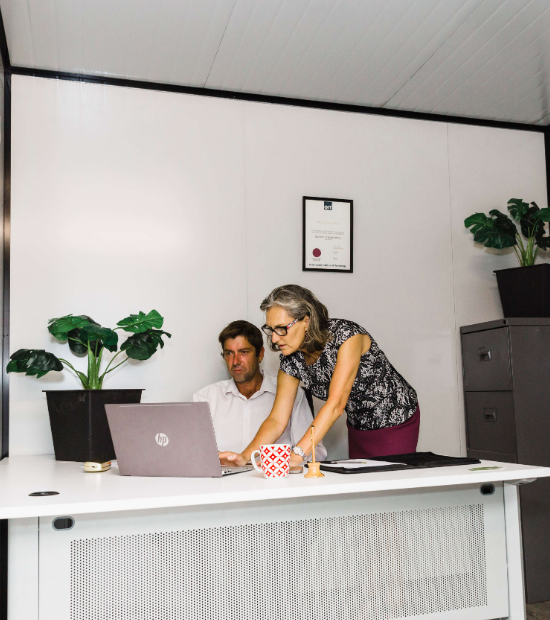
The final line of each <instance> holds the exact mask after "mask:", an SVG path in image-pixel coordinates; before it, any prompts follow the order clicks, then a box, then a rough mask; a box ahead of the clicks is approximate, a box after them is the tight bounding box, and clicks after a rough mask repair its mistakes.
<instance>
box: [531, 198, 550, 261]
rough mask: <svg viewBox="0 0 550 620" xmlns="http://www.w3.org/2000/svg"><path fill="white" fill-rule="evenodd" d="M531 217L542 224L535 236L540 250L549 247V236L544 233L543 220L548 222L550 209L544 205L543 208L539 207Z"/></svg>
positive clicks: (549, 220)
mask: <svg viewBox="0 0 550 620" xmlns="http://www.w3.org/2000/svg"><path fill="white" fill-rule="evenodd" d="M532 219H533V220H535V221H536V222H538V223H539V224H542V228H539V229H538V230H537V232H538V235H537V237H536V240H537V245H538V246H539V248H541V250H548V249H550V236H548V235H545V234H544V233H545V232H546V230H545V226H544V222H550V209H549V208H548V207H546V208H545V209H540V210H539V211H537V212H536V213H535V214H533V216H532Z"/></svg>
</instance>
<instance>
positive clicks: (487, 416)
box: [483, 408, 497, 422]
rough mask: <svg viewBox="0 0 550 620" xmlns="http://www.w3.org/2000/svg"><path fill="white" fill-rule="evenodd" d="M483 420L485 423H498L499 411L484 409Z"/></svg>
mask: <svg viewBox="0 0 550 620" xmlns="http://www.w3.org/2000/svg"><path fill="white" fill-rule="evenodd" d="M483 419H484V420H485V422H496V421H497V410H496V409H488V408H486V409H483Z"/></svg>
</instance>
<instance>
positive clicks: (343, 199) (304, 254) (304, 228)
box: [302, 196, 353, 273]
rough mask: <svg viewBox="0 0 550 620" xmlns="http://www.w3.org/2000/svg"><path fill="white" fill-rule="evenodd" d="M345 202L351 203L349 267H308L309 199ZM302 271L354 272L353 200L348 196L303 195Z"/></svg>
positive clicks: (324, 201)
mask: <svg viewBox="0 0 550 620" xmlns="http://www.w3.org/2000/svg"><path fill="white" fill-rule="evenodd" d="M312 200H314V201H319V202H322V203H327V202H340V203H342V202H344V203H348V205H349V210H350V212H349V227H350V229H349V269H327V268H323V267H306V234H307V229H308V227H307V206H306V203H307V201H312ZM302 271H320V272H331V273H353V200H349V199H346V198H322V197H319V196H303V197H302Z"/></svg>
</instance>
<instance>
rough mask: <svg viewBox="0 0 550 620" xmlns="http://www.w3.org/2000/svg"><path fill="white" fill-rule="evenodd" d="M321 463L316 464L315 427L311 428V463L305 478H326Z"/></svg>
mask: <svg viewBox="0 0 550 620" xmlns="http://www.w3.org/2000/svg"><path fill="white" fill-rule="evenodd" d="M324 477H325V474H323V473H322V472H321V465H320V463H316V462H315V427H314V426H313V425H312V426H311V463H309V464H308V467H307V474H306V475H305V476H304V478H324Z"/></svg>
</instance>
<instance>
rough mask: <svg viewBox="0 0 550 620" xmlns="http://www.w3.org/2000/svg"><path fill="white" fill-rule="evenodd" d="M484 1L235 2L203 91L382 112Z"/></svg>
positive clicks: (342, 0)
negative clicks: (369, 107)
mask: <svg viewBox="0 0 550 620" xmlns="http://www.w3.org/2000/svg"><path fill="white" fill-rule="evenodd" d="M482 2H483V0H446V1H445V2H441V1H440V0H369V2H365V1H364V0H341V1H336V0H271V1H268V2H263V3H262V2H257V1H256V0H237V4H236V7H235V10H234V11H233V14H232V16H231V19H230V20H229V24H228V26H227V29H226V32H225V36H224V38H223V41H222V44H221V46H220V50H219V53H218V55H217V57H216V60H215V62H214V66H213V67H212V71H211V72H210V76H209V78H208V81H207V86H208V87H211V88H223V89H227V90H236V91H244V92H254V93H262V94H269V95H284V96H287V97H298V98H303V99H317V100H326V101H339V102H346V103H365V102H366V101H368V104H369V105H375V106H380V105H383V104H384V103H385V102H386V101H387V100H388V99H389V98H390V97H391V96H392V95H393V94H394V93H395V92H396V91H397V90H398V89H399V88H400V87H401V86H402V85H403V84H404V83H406V81H407V80H408V79H409V78H410V77H411V76H412V75H414V73H415V72H416V71H417V70H418V69H419V68H420V67H421V66H422V65H423V64H424V63H425V62H426V61H427V60H428V59H429V58H430V57H431V56H432V55H433V54H434V53H435V51H436V50H437V49H438V48H439V47H440V46H441V45H442V44H443V43H444V42H445V41H446V40H447V39H448V38H449V36H451V35H452V34H453V33H454V32H455V31H456V29H457V28H459V27H460V26H461V25H462V23H463V22H464V21H465V20H467V19H468V18H469V17H470V16H471V14H472V13H473V12H474V11H475V10H476V8H478V7H479V6H480V5H481V4H482Z"/></svg>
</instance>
